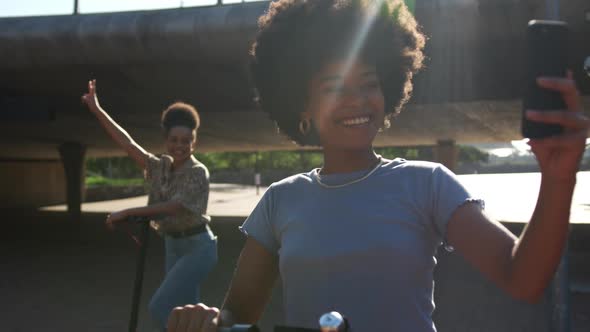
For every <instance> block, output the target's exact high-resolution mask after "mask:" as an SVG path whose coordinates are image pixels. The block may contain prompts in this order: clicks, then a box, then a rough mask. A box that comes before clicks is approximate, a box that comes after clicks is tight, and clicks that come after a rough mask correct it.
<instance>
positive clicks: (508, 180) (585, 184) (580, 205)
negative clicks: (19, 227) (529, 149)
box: [44, 172, 590, 224]
mask: <svg viewBox="0 0 590 332" xmlns="http://www.w3.org/2000/svg"><path fill="white" fill-rule="evenodd" d="M459 179H460V181H461V182H462V183H463V184H464V185H465V186H466V187H467V188H468V189H469V190H470V191H471V192H472V193H473V194H474V196H476V197H480V198H483V199H485V201H486V210H487V211H488V213H490V214H491V215H492V216H494V217H495V218H496V219H498V220H501V221H507V222H524V221H527V220H528V219H529V218H530V214H531V212H532V211H533V208H534V206H535V199H536V197H537V190H538V188H539V183H540V179H541V178H540V174H539V173H513V174H478V175H459ZM265 190H266V188H264V187H263V188H260V191H259V195H256V188H255V187H254V186H246V185H239V184H217V183H214V184H211V193H210V198H209V209H208V212H209V214H211V215H212V216H216V217H227V216H230V217H243V216H247V215H248V214H250V212H251V211H252V209H253V208H254V207H255V206H256V203H257V202H258V200H259V199H260V197H261V195H262V194H263V193H264V191H265ZM146 202H147V197H146V196H140V197H134V198H127V199H118V200H112V201H106V202H93V203H85V204H83V205H82V210H83V211H85V212H110V211H113V210H118V209H124V208H127V207H131V206H140V205H145V204H146ZM65 209H66V206H65V205H57V206H51V207H46V208H44V210H47V211H65ZM571 222H572V223H588V224H590V172H580V173H578V185H577V186H576V191H575V192H574V200H573V203H572V215H571Z"/></svg>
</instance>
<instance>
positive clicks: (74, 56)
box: [0, 0, 590, 205]
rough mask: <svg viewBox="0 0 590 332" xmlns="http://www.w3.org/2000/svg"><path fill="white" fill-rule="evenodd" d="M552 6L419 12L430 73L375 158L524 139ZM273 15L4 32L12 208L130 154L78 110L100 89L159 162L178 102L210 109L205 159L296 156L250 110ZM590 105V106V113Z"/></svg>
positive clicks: (252, 12) (462, 3) (567, 6)
mask: <svg viewBox="0 0 590 332" xmlns="http://www.w3.org/2000/svg"><path fill="white" fill-rule="evenodd" d="M546 3H547V1H545V0H444V1H442V0H422V1H417V4H416V11H415V14H416V16H417V18H418V20H419V22H420V23H421V24H422V25H423V28H424V31H425V32H426V34H427V35H428V36H429V38H430V39H429V43H428V46H427V50H426V51H427V54H428V56H429V61H428V63H427V68H426V69H425V70H424V71H423V72H422V73H420V74H419V75H418V76H417V77H416V86H415V94H414V98H413V100H412V102H411V104H410V105H409V106H408V107H407V108H406V110H405V111H404V112H402V114H401V115H400V116H399V117H398V118H397V119H396V120H395V121H394V123H393V125H392V128H391V129H390V130H388V131H386V132H385V133H383V134H382V135H381V136H380V137H379V138H378V140H377V145H417V144H436V143H437V142H440V141H447V142H448V141H450V142H470V143H471V142H497V141H507V140H511V139H518V138H519V137H520V135H519V132H518V128H519V120H520V113H519V112H520V100H519V98H520V94H521V93H520V91H521V86H522V79H521V77H522V70H521V68H522V67H523V58H522V54H523V43H522V41H523V37H524V27H525V25H526V22H527V21H528V20H530V19H533V18H545V17H547V15H546V12H547V8H546ZM267 6H268V3H266V2H262V3H247V4H237V5H227V6H213V7H200V8H182V9H173V10H161V11H143V12H126V13H107V14H91V15H68V16H50V17H27V18H4V19H0V110H1V113H0V119H1V120H0V160H2V162H1V163H0V179H1V182H2V183H8V184H9V185H8V186H6V187H7V188H6V189H2V190H1V191H0V199H1V201H2V202H3V204H4V205H6V204H8V205H23V204H24V205H37V204H48V203H56V202H57V201H59V200H63V199H64V194H65V192H64V189H63V188H62V187H63V185H62V183H63V182H64V181H65V178H64V174H63V170H62V165H61V162H60V160H61V159H63V160H64V161H66V163H65V165H66V172H67V173H68V174H69V175H68V177H69V178H70V181H69V182H70V192H72V191H79V188H80V180H79V178H80V175H81V174H82V173H81V165H82V161H83V159H84V156H88V155H89V156H108V155H117V154H120V153H121V151H120V150H118V149H117V148H116V146H114V145H113V144H112V143H111V142H110V141H109V139H108V137H107V136H106V135H105V134H104V133H103V131H102V130H101V128H99V126H98V125H97V123H96V122H95V121H94V119H93V118H92V117H91V115H90V114H88V112H87V111H86V110H85V109H84V108H83V107H82V105H81V104H80V102H79V97H80V95H81V93H82V92H83V91H84V88H85V84H86V81H87V80H88V79H90V78H97V79H98V81H99V94H100V98H101V102H102V103H103V105H105V107H106V108H107V109H108V110H109V111H110V113H111V114H112V115H113V117H114V118H115V119H116V120H117V121H119V122H120V123H121V124H122V125H123V126H124V127H125V128H127V129H128V130H129V132H130V133H131V134H132V135H133V136H134V137H135V138H136V139H137V141H138V142H140V143H141V144H142V145H143V146H144V147H146V148H148V149H150V150H153V151H161V148H162V147H161V141H162V140H161V137H160V135H159V129H158V118H159V115H160V112H161V110H162V109H163V108H164V107H165V106H166V105H167V104H169V103H170V102H172V101H175V100H183V101H186V102H189V103H192V104H194V105H196V106H197V108H198V109H199V110H200V112H201V114H202V121H203V128H202V130H201V132H200V150H201V151H220V150H241V151H253V150H265V149H293V148H296V146H295V145H293V144H292V143H290V142H289V141H288V140H286V139H285V138H282V137H280V136H277V135H276V129H275V128H274V125H273V124H272V123H271V122H270V121H269V120H268V119H267V118H266V117H265V115H264V113H262V112H260V111H258V110H256V109H255V106H254V103H253V102H252V97H253V93H252V88H251V85H250V82H249V78H248V71H247V66H248V49H249V45H250V43H251V40H252V39H253V37H254V35H255V32H256V28H257V27H256V18H257V17H258V16H259V15H260V14H261V13H262V12H263V11H264V10H265V8H266V7H267ZM589 11H590V6H588V3H587V0H569V1H567V2H566V1H562V3H561V7H560V13H561V19H563V20H566V21H568V22H569V24H570V26H571V30H572V36H571V44H570V51H571V53H572V56H571V63H572V69H573V70H574V75H575V77H576V79H577V81H578V82H579V85H580V88H581V90H582V92H583V94H585V95H586V96H588V95H589V94H590V81H589V80H588V79H587V78H586V77H585V76H584V73H583V72H582V70H581V68H582V63H583V60H584V58H585V57H586V56H588V55H590V43H588V38H589V36H590V12H589ZM589 103H590V102H589V98H588V97H586V98H585V104H586V109H589V107H588V106H589ZM59 147H61V150H60V149H59ZM60 151H61V153H60ZM15 188H24V189H18V190H16V192H18V193H16V194H15ZM35 188H37V189H35ZM74 205H75V204H74Z"/></svg>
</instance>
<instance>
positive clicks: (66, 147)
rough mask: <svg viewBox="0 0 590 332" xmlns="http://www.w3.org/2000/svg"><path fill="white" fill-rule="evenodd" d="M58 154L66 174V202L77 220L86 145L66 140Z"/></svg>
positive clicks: (73, 218) (82, 186) (82, 193)
mask: <svg viewBox="0 0 590 332" xmlns="http://www.w3.org/2000/svg"><path fill="white" fill-rule="evenodd" d="M58 150H59V154H60V156H61V161H62V164H63V167H64V171H65V175H66V203H67V205H68V212H69V214H70V217H71V218H72V220H79V219H80V216H81V212H82V209H81V208H82V201H83V196H84V173H85V172H84V170H85V167H84V160H85V155H86V146H84V145H82V144H80V143H78V142H66V143H63V144H62V145H60V146H59V148H58Z"/></svg>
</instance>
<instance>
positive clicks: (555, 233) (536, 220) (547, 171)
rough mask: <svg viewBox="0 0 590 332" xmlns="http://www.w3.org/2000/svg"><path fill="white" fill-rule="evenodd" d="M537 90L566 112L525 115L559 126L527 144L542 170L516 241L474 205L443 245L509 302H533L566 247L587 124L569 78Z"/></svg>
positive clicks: (459, 214)
mask: <svg viewBox="0 0 590 332" xmlns="http://www.w3.org/2000/svg"><path fill="white" fill-rule="evenodd" d="M539 85H540V86H542V87H544V88H547V89H552V90H555V91H559V92H561V94H562V96H563V97H564V100H565V102H566V104H567V106H568V110H556V111H551V112H545V111H544V112H535V111H534V110H531V111H527V117H528V118H529V119H531V120H534V121H539V122H544V123H553V124H559V125H562V126H563V127H564V128H565V130H564V133H563V134H562V135H559V136H554V137H550V138H545V139H535V140H530V141H529V145H530V146H531V149H532V151H533V153H534V154H535V156H536V157H537V161H538V162H539V167H540V169H541V186H540V189H539V196H538V199H537V205H536V207H535V210H534V212H533V215H532V217H531V220H530V222H529V224H528V225H527V226H526V228H525V229H524V231H523V232H522V234H521V236H520V238H519V239H516V237H514V236H513V235H512V234H510V233H509V232H508V230H506V229H505V228H504V227H503V226H502V225H501V224H499V223H497V222H494V221H491V220H490V219H489V218H488V217H486V216H485V215H484V214H483V213H482V212H481V210H480V209H479V208H478V207H477V206H476V205H474V204H466V205H464V206H462V207H460V208H458V209H457V211H455V213H454V214H453V216H452V217H451V220H450V221H449V224H448V228H447V239H448V240H449V242H450V244H451V245H452V246H454V247H455V248H456V249H457V250H458V251H459V252H460V253H461V254H462V255H463V256H464V257H465V258H466V259H467V261H469V262H470V263H471V264H473V265H474V266H475V267H476V268H478V269H479V270H480V271H481V272H482V273H484V274H485V275H486V276H488V277H489V278H490V279H491V280H492V281H494V282H495V283H496V284H497V285H499V286H500V287H501V288H503V289H505V290H506V291H508V293H510V294H511V295H512V296H514V297H516V298H519V299H522V300H526V301H529V302H535V301H537V300H539V299H540V298H541V297H542V295H543V291H544V290H545V288H546V287H547V285H548V283H549V281H550V280H551V278H552V276H553V274H554V272H555V270H556V268H557V265H558V264H559V260H560V258H561V254H562V251H563V248H564V245H565V242H566V241H567V234H568V224H569V215H570V207H571V202H572V195H573V191H574V187H575V183H576V172H577V170H578V167H579V166H578V165H579V162H580V160H581V158H582V154H583V152H584V148H585V143H586V137H587V135H588V128H590V120H589V119H588V118H587V117H585V116H584V115H583V114H582V112H581V109H580V102H579V96H578V91H577V90H576V87H575V85H574V82H573V80H572V78H571V75H570V77H569V78H566V79H559V78H551V79H549V78H545V79H540V80H539Z"/></svg>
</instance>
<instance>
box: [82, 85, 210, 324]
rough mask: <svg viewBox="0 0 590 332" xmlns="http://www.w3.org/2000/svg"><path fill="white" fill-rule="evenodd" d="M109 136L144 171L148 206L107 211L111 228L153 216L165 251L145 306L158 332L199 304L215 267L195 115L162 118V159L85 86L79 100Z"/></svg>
mask: <svg viewBox="0 0 590 332" xmlns="http://www.w3.org/2000/svg"><path fill="white" fill-rule="evenodd" d="M82 101H83V102H84V103H85V104H86V105H87V106H88V109H89V110H90V111H91V113H93V114H94V115H95V116H96V118H97V119H98V122H99V123H100V124H101V126H102V127H103V128H104V129H105V130H106V132H107V133H108V134H109V136H110V137H111V138H112V139H113V140H114V141H115V142H116V143H117V144H118V145H119V146H120V147H121V148H122V149H123V150H125V152H127V154H128V155H129V156H130V157H131V158H132V159H133V160H134V161H135V162H136V163H137V165H138V166H139V167H140V168H142V169H144V170H145V175H146V181H147V182H148V184H149V187H150V190H149V199H148V205H147V206H142V207H135V208H130V209H125V210H121V211H116V212H112V213H111V214H110V215H109V216H108V217H107V221H106V223H107V226H108V227H109V228H112V227H113V225H114V224H116V223H119V222H122V221H124V220H125V219H127V218H128V217H131V216H147V217H152V218H153V221H152V228H154V229H155V230H156V231H157V232H158V233H159V234H160V235H161V236H162V237H163V238H164V243H165V247H166V258H165V259H166V270H165V271H166V276H165V278H164V280H163V281H162V283H161V285H160V287H159V288H158V290H157V291H156V293H155V294H154V296H153V297H152V299H151V301H150V303H149V311H150V314H151V316H152V318H153V321H154V323H155V325H156V326H157V329H158V330H160V331H163V330H164V329H165V327H166V322H167V319H168V316H169V314H170V312H171V310H172V309H173V308H174V307H176V306H178V305H183V304H186V303H191V302H193V303H194V302H198V301H199V299H200V288H199V286H200V284H201V282H202V281H203V280H204V279H205V277H206V276H207V275H208V274H209V271H211V269H212V268H213V267H214V266H215V264H216V263H217V238H216V237H215V236H214V235H213V233H212V232H211V229H210V228H209V225H208V224H209V221H210V218H209V216H208V215H207V214H206V213H207V201H208V199H209V171H208V170H207V167H205V165H203V164H202V163H201V162H199V161H198V160H197V159H196V158H195V157H194V156H193V153H194V151H195V146H196V144H197V130H198V128H199V125H200V118H199V114H198V113H197V111H196V110H195V108H194V107H193V106H191V105H189V104H185V103H181V102H177V103H174V104H172V105H170V106H169V107H168V108H167V109H166V110H164V112H163V113H162V129H163V132H164V142H165V146H166V150H167V154H163V155H161V156H160V157H156V156H155V155H153V154H151V153H149V152H147V151H145V150H144V149H143V148H142V147H141V146H139V145H138V144H137V143H136V142H135V141H134V140H133V139H132V138H131V136H129V134H128V133H127V132H126V131H125V130H124V129H123V128H122V127H120V126H119V125H118V124H117V123H116V122H115V121H114V120H113V119H112V118H111V117H110V116H109V115H108V113H107V112H106V111H105V110H104V109H103V108H102V107H101V106H100V104H99V102H98V98H97V95H96V81H95V80H93V81H90V82H88V92H87V93H86V94H84V95H83V96H82Z"/></svg>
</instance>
